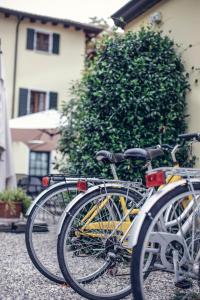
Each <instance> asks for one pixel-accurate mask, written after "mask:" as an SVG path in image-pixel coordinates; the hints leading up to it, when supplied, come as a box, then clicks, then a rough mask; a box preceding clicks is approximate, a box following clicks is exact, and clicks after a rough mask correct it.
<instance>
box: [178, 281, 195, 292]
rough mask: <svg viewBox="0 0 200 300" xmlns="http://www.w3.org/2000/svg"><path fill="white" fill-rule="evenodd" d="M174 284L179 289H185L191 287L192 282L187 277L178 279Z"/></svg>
mask: <svg viewBox="0 0 200 300" xmlns="http://www.w3.org/2000/svg"><path fill="white" fill-rule="evenodd" d="M175 286H176V287H178V288H180V289H184V290H186V289H190V288H191V287H192V282H191V281H189V280H187V279H182V280H180V281H177V282H176V283H175Z"/></svg>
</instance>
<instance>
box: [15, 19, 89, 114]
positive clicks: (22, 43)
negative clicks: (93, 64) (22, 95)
mask: <svg viewBox="0 0 200 300" xmlns="http://www.w3.org/2000/svg"><path fill="white" fill-rule="evenodd" d="M27 28H33V29H42V30H47V31H49V32H53V33H58V34H60V50H59V54H58V55H56V54H48V53H43V52H38V51H33V50H27V49H26V31H27ZM19 36H20V38H19V55H18V69H17V82H16V99H15V102H16V104H15V115H16V116H17V113H18V98H19V88H28V89H35V90H41V91H47V92H48V91H55V92H58V97H59V98H58V100H59V104H61V102H62V101H67V100H68V89H69V87H70V85H71V82H72V81H73V80H77V79H79V78H80V75H81V70H82V69H83V67H84V52H85V35H84V33H83V32H82V31H76V30H75V29H72V28H71V29H65V28H64V27H63V26H61V25H58V26H51V25H49V26H47V25H42V24H40V23H31V24H30V23H29V22H23V23H22V24H21V25H20V33H19Z"/></svg>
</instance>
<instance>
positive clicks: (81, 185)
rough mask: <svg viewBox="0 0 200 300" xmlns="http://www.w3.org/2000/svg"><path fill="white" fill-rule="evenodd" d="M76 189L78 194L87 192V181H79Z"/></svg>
mask: <svg viewBox="0 0 200 300" xmlns="http://www.w3.org/2000/svg"><path fill="white" fill-rule="evenodd" d="M76 188H77V191H78V192H85V191H86V190H87V181H85V180H79V181H78V182H77V184H76Z"/></svg>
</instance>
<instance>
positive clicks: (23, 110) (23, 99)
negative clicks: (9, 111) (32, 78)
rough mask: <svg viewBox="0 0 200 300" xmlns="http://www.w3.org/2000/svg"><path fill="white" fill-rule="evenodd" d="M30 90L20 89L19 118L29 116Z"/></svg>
mask: <svg viewBox="0 0 200 300" xmlns="http://www.w3.org/2000/svg"><path fill="white" fill-rule="evenodd" d="M27 102H28V90H27V89H19V113H18V114H19V117H20V116H24V115H27Z"/></svg>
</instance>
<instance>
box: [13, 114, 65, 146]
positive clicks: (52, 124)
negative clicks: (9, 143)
mask: <svg viewBox="0 0 200 300" xmlns="http://www.w3.org/2000/svg"><path fill="white" fill-rule="evenodd" d="M63 124H64V120H63V119H61V114H60V113H59V112H58V111H57V110H53V109H52V110H46V111H42V112H38V113H34V114H29V115H25V116H22V117H18V118H15V119H12V120H10V128H11V133H12V139H13V141H16V142H23V143H25V144H26V145H27V146H28V147H29V148H30V149H32V150H38V151H52V150H55V149H56V147H57V143H58V139H59V127H60V126H61V125H63Z"/></svg>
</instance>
